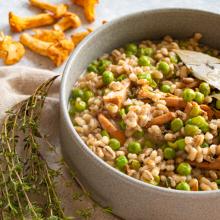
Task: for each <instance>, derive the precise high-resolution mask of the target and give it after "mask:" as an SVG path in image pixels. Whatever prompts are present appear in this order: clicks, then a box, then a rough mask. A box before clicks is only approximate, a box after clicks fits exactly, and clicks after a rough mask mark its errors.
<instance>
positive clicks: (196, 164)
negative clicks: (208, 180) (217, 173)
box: [189, 157, 220, 170]
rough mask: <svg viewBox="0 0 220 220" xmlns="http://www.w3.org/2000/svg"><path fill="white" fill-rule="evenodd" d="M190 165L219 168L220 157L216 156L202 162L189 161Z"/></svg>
mask: <svg viewBox="0 0 220 220" xmlns="http://www.w3.org/2000/svg"><path fill="white" fill-rule="evenodd" d="M189 163H190V164H191V165H192V166H195V167H198V168H201V169H205V170H220V157H218V158H217V159H216V160H215V161H213V162H210V163H209V162H202V163H196V162H191V161H190V162H189Z"/></svg>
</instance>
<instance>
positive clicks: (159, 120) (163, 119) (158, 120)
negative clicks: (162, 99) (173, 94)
mask: <svg viewBox="0 0 220 220" xmlns="http://www.w3.org/2000/svg"><path fill="white" fill-rule="evenodd" d="M175 117H176V114H175V113H174V112H167V113H165V114H163V115H160V116H157V117H155V118H153V119H152V120H151V121H150V122H149V123H148V124H147V127H150V126H151V125H163V124H166V123H167V122H170V121H171V120H173V119H174V118H175Z"/></svg>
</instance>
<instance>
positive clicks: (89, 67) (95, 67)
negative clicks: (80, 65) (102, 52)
mask: <svg viewBox="0 0 220 220" xmlns="http://www.w3.org/2000/svg"><path fill="white" fill-rule="evenodd" d="M87 71H88V72H94V73H97V72H98V69H97V66H96V65H95V64H92V63H91V64H89V66H88V67H87Z"/></svg>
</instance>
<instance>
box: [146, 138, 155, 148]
mask: <svg viewBox="0 0 220 220" xmlns="http://www.w3.org/2000/svg"><path fill="white" fill-rule="evenodd" d="M144 147H146V148H154V147H155V144H154V143H153V142H152V141H150V140H145V141H144Z"/></svg>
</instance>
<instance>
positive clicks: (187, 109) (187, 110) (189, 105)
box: [184, 102, 193, 116]
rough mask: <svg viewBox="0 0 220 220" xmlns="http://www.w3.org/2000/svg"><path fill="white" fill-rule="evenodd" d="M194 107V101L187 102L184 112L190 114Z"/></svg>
mask: <svg viewBox="0 0 220 220" xmlns="http://www.w3.org/2000/svg"><path fill="white" fill-rule="evenodd" d="M192 107H193V105H192V103H191V102H187V104H186V107H185V109H184V112H185V113H186V115H187V116H188V115H189V113H190V112H191V110H192Z"/></svg>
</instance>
